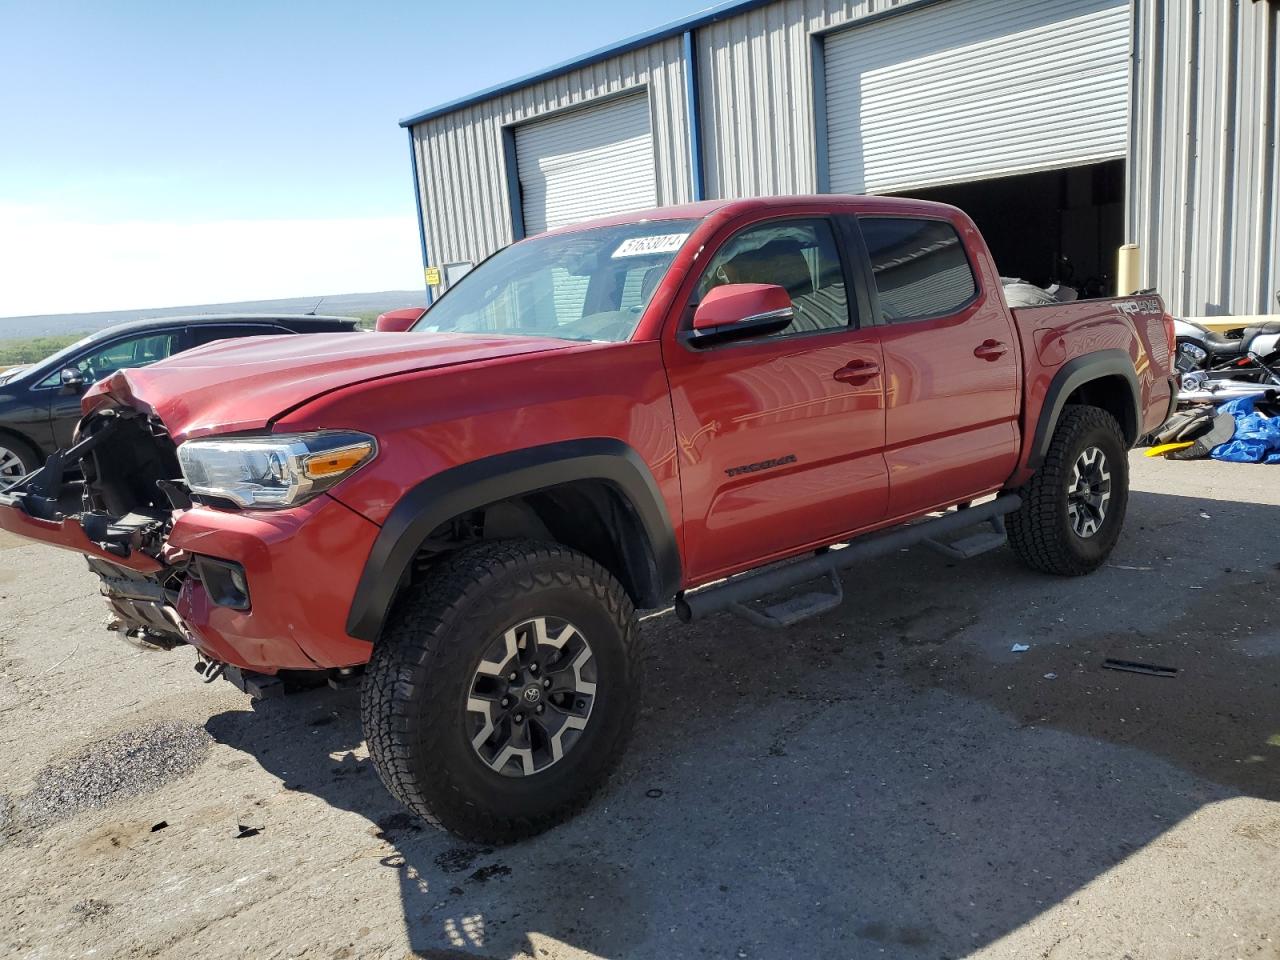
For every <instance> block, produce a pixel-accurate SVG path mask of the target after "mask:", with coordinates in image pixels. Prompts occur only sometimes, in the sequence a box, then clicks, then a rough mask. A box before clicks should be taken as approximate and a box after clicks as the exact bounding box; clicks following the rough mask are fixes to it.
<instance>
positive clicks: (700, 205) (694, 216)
mask: <svg viewBox="0 0 1280 960" xmlns="http://www.w3.org/2000/svg"><path fill="white" fill-rule="evenodd" d="M797 203H815V204H821V205H827V206H845V207H849V206H852V207H869V208H872V209H885V210H886V211H888V210H896V211H900V212H907V211H912V212H917V213H933V214H934V215H935V216H936V215H937V214H939V213H944V212H949V211H953V210H954V209H955V208H954V207H951V206H949V205H948V204H945V203H937V202H934V201H931V200H911V199H908V198H905V197H868V196H863V195H854V194H841V193H813V194H787V195H784V196H775V197H747V198H743V199H725V200H699V201H697V202H695V203H681V204H675V205H673V206H667V207H650V208H648V209H645V210H630V211H628V212H626V213H615V214H611V215H609V216H607V217H597V218H596V219H594V220H584V221H582V222H581V223H574V224H569V225H568V226H563V227H556V228H555V229H553V230H548V231H546V232H545V233H540V234H537V236H543V237H545V236H547V235H549V234H558V233H576V232H577V231H579V230H591V229H593V228H595V227H615V226H619V225H621V224H626V223H641V222H643V221H645V220H701V219H703V218H705V217H709V216H711V214H713V213H719V212H724V213H726V214H729V215H731V216H732V215H737V214H741V213H752V212H755V211H758V210H770V209H773V208H786V207H792V206H795V205H796V204H797Z"/></svg>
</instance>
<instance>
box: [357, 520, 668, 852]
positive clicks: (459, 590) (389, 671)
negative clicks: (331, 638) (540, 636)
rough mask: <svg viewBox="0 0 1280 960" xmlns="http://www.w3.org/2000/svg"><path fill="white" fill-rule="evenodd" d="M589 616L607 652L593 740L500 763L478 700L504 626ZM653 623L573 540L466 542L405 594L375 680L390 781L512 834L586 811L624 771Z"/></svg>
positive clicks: (441, 812) (441, 810)
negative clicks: (476, 713)
mask: <svg viewBox="0 0 1280 960" xmlns="http://www.w3.org/2000/svg"><path fill="white" fill-rule="evenodd" d="M542 616H554V617H563V618H564V619H566V620H568V621H570V622H572V623H574V624H575V625H577V626H578V627H579V628H580V630H581V631H582V633H583V636H584V637H587V638H588V640H589V643H590V647H591V652H592V655H593V657H594V658H596V665H595V670H596V693H595V697H594V702H593V704H592V707H591V714H590V717H589V719H588V721H587V725H586V727H585V728H584V729H583V730H582V731H581V734H580V739H579V740H578V741H577V742H576V743H575V744H574V745H573V747H572V748H570V749H568V750H566V751H565V753H564V755H563V757H562V758H560V759H559V760H557V761H555V762H554V763H553V764H552V765H550V766H548V767H547V768H545V769H542V770H539V771H538V772H536V773H533V774H529V775H525V776H521V777H510V776H503V775H501V774H500V773H497V772H495V771H494V770H493V769H491V768H490V767H489V766H488V765H486V763H485V762H484V761H483V760H482V759H481V757H480V756H479V755H478V754H477V752H476V749H475V748H474V747H473V745H472V742H471V739H470V735H469V733H468V730H467V721H466V716H467V710H466V701H467V697H468V695H469V693H470V686H471V684H472V682H473V679H474V675H475V672H476V669H477V667H478V665H479V664H480V661H481V660H482V659H483V658H484V651H485V649H486V647H487V645H488V644H489V643H490V642H491V641H492V639H493V637H495V636H498V637H501V636H502V635H503V633H504V632H505V631H506V630H508V629H510V628H511V627H513V626H514V625H516V624H518V623H520V622H521V621H522V620H525V619H527V618H529V617H542ZM642 657H643V651H642V649H641V641H640V632H639V630H638V628H637V626H636V617H635V609H634V607H633V605H632V603H631V600H630V598H629V597H628V596H627V594H626V591H624V590H623V588H622V585H621V584H619V583H618V581H617V580H616V579H614V577H613V576H612V575H611V574H609V572H608V571H606V570H605V569H604V568H603V567H601V566H600V565H599V564H598V563H596V562H595V561H593V560H591V559H589V558H588V557H586V556H583V555H582V554H580V553H578V552H576V551H574V550H570V549H568V548H567V547H563V546H560V545H558V544H554V543H543V542H538V541H530V540H503V541H492V542H486V543H481V544H477V545H475V546H471V547H467V548H464V549H463V550H460V551H459V552H458V553H457V554H455V555H454V556H453V557H452V558H451V559H450V560H448V561H447V562H444V563H441V564H439V565H438V566H436V567H435V568H434V569H433V570H432V576H431V578H430V581H429V582H428V583H427V584H426V585H425V586H423V587H422V588H421V589H412V590H408V591H406V592H405V595H403V596H401V597H400V598H399V599H398V600H397V602H396V605H395V607H394V608H393V610H392V613H391V616H390V618H389V620H388V623H387V625H386V627H385V629H384V630H383V633H382V635H381V636H380V637H379V639H378V641H377V642H376V643H375V645H374V650H373V657H372V659H371V661H370V663H369V666H368V669H367V671H366V673H365V677H364V682H363V686H362V688H361V704H360V705H361V714H362V718H363V721H364V732H365V737H366V739H367V741H368V744H369V754H370V756H371V758H372V759H373V763H374V766H375V768H376V769H377V771H378V774H379V776H381V778H382V782H383V783H384V784H386V786H387V789H388V790H390V791H391V793H392V795H393V796H395V797H396V799H398V800H399V801H400V802H401V803H403V804H404V805H405V806H406V807H408V808H409V809H410V810H412V811H413V812H414V813H416V814H417V815H418V816H420V817H422V818H423V819H424V820H426V821H427V822H429V823H431V824H433V825H435V826H437V827H440V828H442V829H445V830H449V831H451V832H452V833H455V834H457V835H458V836H460V837H463V838H465V839H467V840H471V841H473V842H478V843H486V844H502V843H510V842H512V841H516V840H520V839H523V838H526V837H530V836H533V835H535V834H538V833H541V832H542V831H544V830H547V829H549V828H550V827H553V826H555V825H557V824H559V823H561V822H563V821H564V820H567V819H568V818H569V817H571V816H572V815H574V814H575V813H577V812H578V811H579V810H581V809H582V808H583V807H584V806H585V805H586V804H587V802H588V800H590V798H591V796H592V795H593V794H594V793H595V792H596V790H597V789H599V787H600V786H601V784H603V782H604V781H605V779H606V778H607V777H608V775H609V773H610V772H612V770H613V768H614V766H615V765H616V764H617V762H618V760H619V758H620V757H621V756H622V754H623V752H624V751H625V748H626V743H627V740H628V739H629V737H630V734H631V730H632V728H633V727H634V725H635V718H636V713H637V709H638V706H639V703H640V694H641V680H642V676H641V674H642Z"/></svg>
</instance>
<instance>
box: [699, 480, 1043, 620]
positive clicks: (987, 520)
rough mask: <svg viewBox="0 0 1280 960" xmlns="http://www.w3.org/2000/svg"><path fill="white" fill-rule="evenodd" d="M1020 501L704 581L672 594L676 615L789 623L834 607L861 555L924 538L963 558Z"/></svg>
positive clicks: (997, 534)
mask: <svg viewBox="0 0 1280 960" xmlns="http://www.w3.org/2000/svg"><path fill="white" fill-rule="evenodd" d="M1020 506H1022V499H1021V498H1020V497H1019V496H1018V495H1017V494H1016V493H1010V494H1005V495H1004V496H1000V497H996V499H994V500H989V501H987V502H986V503H982V504H978V505H977V506H974V507H969V508H967V509H963V510H960V509H957V510H951V511H949V512H947V513H944V514H943V515H942V516H940V517H933V518H931V519H928V520H922V521H918V522H916V523H912V524H908V525H907V526H904V527H899V528H897V529H895V530H889V531H887V532H885V533H878V534H869V535H868V536H866V537H860V538H859V539H857V540H854V541H852V542H851V543H849V544H848V545H846V546H844V547H840V548H832V549H830V550H823V551H820V552H818V553H816V554H814V555H812V556H809V557H806V558H804V559H803V560H797V561H795V562H792V563H783V564H780V565H778V566H775V567H769V568H767V569H764V570H760V571H758V572H755V573H744V574H741V575H739V576H737V577H733V578H731V579H729V580H725V581H723V582H722V583H717V584H713V585H712V586H709V587H703V588H702V589H700V590H696V591H694V592H692V593H686V594H682V595H680V596H679V597H677V598H676V604H675V609H676V616H677V617H679V618H680V619H681V620H682V621H684V622H685V623H692V622H693V621H695V620H701V619H702V618H703V617H707V616H710V615H711V614H713V613H719V612H721V611H722V610H732V611H733V612H734V613H737V614H739V615H740V616H743V617H745V618H746V619H747V620H749V621H750V622H752V623H754V624H756V625H757V626H768V627H774V628H781V627H789V626H792V625H793V624H795V623H799V622H800V621H801V620H805V619H808V618H809V617H814V616H817V615H818V614H822V613H826V612H827V611H829V610H833V609H835V607H836V606H838V605H839V604H840V603H841V601H842V600H843V599H844V591H843V589H842V588H841V586H840V578H839V571H840V570H843V569H844V568H845V567H851V566H853V565H854V564H855V563H859V562H861V561H863V560H870V559H872V558H874V557H881V556H884V555H885V554H889V553H894V552H896V551H898V550H902V549H903V548H905V547H911V546H915V545H916V544H920V543H923V544H926V545H928V546H929V547H930V548H932V549H934V550H937V551H938V552H939V553H942V554H943V555H944V556H947V557H950V558H952V559H959V560H967V559H969V558H970V557H975V556H977V555H978V554H980V553H985V552H987V551H988V550H994V549H995V548H996V547H998V546H1000V545H1002V544H1003V543H1004V542H1005V528H1004V518H1005V516H1006V515H1007V514H1010V513H1013V511H1015V510H1017V509H1018V508H1019V507H1020ZM980 524H988V525H989V527H990V529H989V530H982V531H978V532H976V533H973V534H971V535H969V536H967V537H963V538H961V539H959V540H955V541H952V542H950V543H947V542H944V541H943V540H941V539H940V538H942V537H945V536H947V535H948V534H952V533H956V532H958V531H961V530H965V529H967V528H969V527H975V526H978V525H980ZM819 577H829V578H830V580H831V583H832V586H833V588H834V590H833V592H832V593H807V594H804V595H802V596H799V597H793V598H791V599H789V600H784V601H781V602H779V603H776V604H774V605H772V606H769V607H764V608H762V609H755V608H752V607H748V606H747V604H748V603H749V602H750V601H752V600H759V599H760V598H761V597H767V596H769V595H771V594H774V593H777V592H779V591H781V590H786V589H788V588H789V587H796V586H799V585H800V584H802V583H808V582H809V581H810V580H817V579H818V578H819Z"/></svg>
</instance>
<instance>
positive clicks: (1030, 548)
mask: <svg viewBox="0 0 1280 960" xmlns="http://www.w3.org/2000/svg"><path fill="white" fill-rule="evenodd" d="M1018 492H1019V494H1020V495H1021V497H1022V506H1021V507H1019V508H1018V510H1017V511H1016V512H1014V513H1012V514H1010V515H1009V517H1008V519H1007V521H1006V526H1007V529H1008V532H1009V543H1010V545H1011V546H1012V547H1013V549H1014V552H1015V553H1017V554H1018V556H1019V557H1020V558H1021V559H1022V561H1023V562H1024V563H1026V564H1027V565H1028V566H1030V567H1033V568H1034V569H1036V570H1041V571H1043V572H1045V573H1054V574H1058V575H1060V576H1068V577H1073V576H1080V575H1082V574H1086V573H1090V572H1092V571H1093V570H1096V569H1097V568H1098V567H1099V566H1101V565H1102V564H1103V563H1104V562H1105V561H1106V559H1107V557H1108V556H1110V555H1111V551H1112V549H1113V548H1114V547H1115V545H1116V541H1117V540H1118V539H1119V538H1120V530H1121V528H1122V527H1123V525H1124V514H1125V509H1126V507H1127V506H1128V502H1129V460H1128V454H1127V450H1126V445H1125V441H1124V434H1123V433H1122V432H1121V430H1120V424H1118V423H1117V422H1116V420H1115V417H1113V416H1111V414H1109V413H1107V412H1106V411H1105V410H1101V409H1099V408H1098V407H1086V406H1070V407H1067V408H1066V410H1064V411H1063V414H1062V419H1061V420H1059V421H1058V426H1057V429H1056V430H1055V431H1054V434H1053V439H1052V441H1051V442H1050V444H1049V452H1048V453H1047V454H1046V455H1045V459H1044V463H1043V464H1042V465H1041V466H1040V469H1039V470H1037V471H1036V473H1035V475H1034V476H1033V477H1032V478H1031V480H1029V481H1028V482H1027V483H1026V485H1024V486H1023V487H1022V489H1021V490H1020V491H1018Z"/></svg>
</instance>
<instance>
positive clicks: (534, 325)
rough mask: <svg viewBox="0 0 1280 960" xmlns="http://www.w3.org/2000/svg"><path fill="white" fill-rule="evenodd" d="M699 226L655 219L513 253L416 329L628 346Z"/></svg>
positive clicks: (503, 254)
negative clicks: (667, 275) (659, 286)
mask: <svg viewBox="0 0 1280 960" xmlns="http://www.w3.org/2000/svg"><path fill="white" fill-rule="evenodd" d="M697 223H698V221H696V220H650V221H646V222H641V223H627V224H621V225H619V226H614V227H597V228H595V229H592V230H581V231H578V232H576V233H564V234H557V235H554V236H546V237H535V238H533V239H532V240H527V241H525V242H524V243H518V244H515V245H513V246H510V247H507V248H506V249H505V250H502V251H499V252H498V253H496V254H494V255H493V256H492V257H490V258H489V259H488V260H486V261H485V262H484V263H482V264H480V266H478V267H476V268H475V269H474V270H472V271H471V272H470V273H469V274H467V275H466V277H465V278H463V279H462V280H461V281H459V282H458V284H457V285H456V286H455V287H453V288H451V289H450V290H449V292H448V294H447V295H446V296H444V297H443V298H441V299H440V300H439V301H437V302H436V304H435V305H434V306H433V307H432V308H431V309H430V310H428V311H427V312H426V314H425V315H424V316H423V318H422V319H421V320H419V321H418V323H416V324H415V325H414V327H413V330H414V331H415V332H418V333H446V332H447V333H501V334H514V335H516V336H529V337H557V338H560V339H563V340H605V341H621V340H626V339H627V338H628V337H630V336H631V334H632V332H634V330H635V328H636V324H637V323H638V322H639V321H640V316H641V314H643V313H644V308H645V307H647V306H648V305H649V300H650V299H651V298H652V297H653V292H654V291H655V290H656V289H657V288H658V283H659V282H660V281H661V280H662V278H663V276H664V275H665V274H666V272H667V268H668V267H670V266H671V261H672V260H673V259H674V258H675V255H676V253H677V252H679V250H680V248H681V247H682V246H683V245H684V242H685V240H687V239H688V238H689V234H690V233H692V232H693V228H694V227H695V226H696V225H697Z"/></svg>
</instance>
